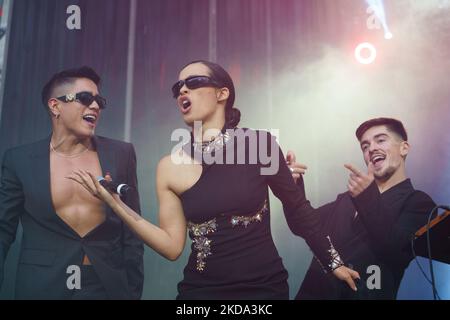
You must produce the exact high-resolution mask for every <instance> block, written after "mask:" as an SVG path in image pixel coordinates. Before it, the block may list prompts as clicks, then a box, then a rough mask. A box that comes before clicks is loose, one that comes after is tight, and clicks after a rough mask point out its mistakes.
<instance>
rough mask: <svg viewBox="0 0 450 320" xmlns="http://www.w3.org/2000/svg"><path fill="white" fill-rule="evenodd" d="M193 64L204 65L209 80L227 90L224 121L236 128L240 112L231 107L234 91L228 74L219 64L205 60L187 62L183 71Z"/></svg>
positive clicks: (234, 96) (234, 95)
mask: <svg viewBox="0 0 450 320" xmlns="http://www.w3.org/2000/svg"><path fill="white" fill-rule="evenodd" d="M194 63H201V64H203V65H205V66H206V67H207V68H208V69H209V71H210V77H211V79H213V80H215V81H216V82H217V83H218V84H219V85H220V86H222V87H225V88H228V91H229V92H230V95H229V97H228V99H227V103H226V105H225V121H226V123H227V126H229V127H232V128H234V127H236V126H237V125H238V124H239V122H240V120H241V112H240V111H239V109H237V108H234V107H233V106H234V100H235V98H236V92H235V89H234V83H233V79H231V76H230V74H229V73H228V72H227V71H226V70H225V69H224V68H223V67H222V66H220V65H219V64H217V63H214V62H211V61H206V60H195V61H192V62H189V63H188V64H186V65H185V66H184V67H183V69H184V68H186V67H187V66H189V65H191V64H194Z"/></svg>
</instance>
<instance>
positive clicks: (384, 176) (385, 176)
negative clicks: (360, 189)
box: [373, 166, 397, 182]
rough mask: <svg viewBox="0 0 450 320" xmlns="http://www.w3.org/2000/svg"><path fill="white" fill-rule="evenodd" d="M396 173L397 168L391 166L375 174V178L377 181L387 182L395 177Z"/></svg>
mask: <svg viewBox="0 0 450 320" xmlns="http://www.w3.org/2000/svg"><path fill="white" fill-rule="evenodd" d="M395 171H397V168H395V167H392V166H390V167H387V168H386V169H385V170H383V171H381V172H374V173H373V176H374V178H375V180H378V181H380V182H386V181H387V180H389V179H390V178H391V177H392V176H393V175H394V173H395Z"/></svg>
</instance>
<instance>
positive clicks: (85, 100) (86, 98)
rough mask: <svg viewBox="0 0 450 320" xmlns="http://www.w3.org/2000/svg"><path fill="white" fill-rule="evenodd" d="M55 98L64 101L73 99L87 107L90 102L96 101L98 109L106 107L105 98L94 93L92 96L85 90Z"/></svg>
mask: <svg viewBox="0 0 450 320" xmlns="http://www.w3.org/2000/svg"><path fill="white" fill-rule="evenodd" d="M56 99H58V100H61V101H64V102H73V101H75V100H76V101H78V102H80V103H81V104H82V105H84V106H86V107H89V106H90V105H91V104H92V102H94V100H95V102H97V104H98V107H99V108H100V109H105V108H106V99H105V98H103V97H101V96H99V95H96V96H94V95H93V94H92V93H90V92H87V91H83V92H78V93H69V94H66V95H65V96H61V97H57V98H56Z"/></svg>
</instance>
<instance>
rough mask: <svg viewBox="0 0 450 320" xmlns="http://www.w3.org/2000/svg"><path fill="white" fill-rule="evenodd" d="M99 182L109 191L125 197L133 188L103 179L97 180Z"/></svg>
mask: <svg viewBox="0 0 450 320" xmlns="http://www.w3.org/2000/svg"><path fill="white" fill-rule="evenodd" d="M97 180H98V182H100V184H101V185H102V186H103V187H104V188H105V189H106V190H108V191H110V192H114V193H117V194H118V195H120V196H122V197H125V196H126V195H127V194H128V193H129V192H130V191H131V189H132V188H131V187H130V186H129V185H127V184H125V183H117V182H114V181H108V180H106V179H105V178H103V177H98V178H97Z"/></svg>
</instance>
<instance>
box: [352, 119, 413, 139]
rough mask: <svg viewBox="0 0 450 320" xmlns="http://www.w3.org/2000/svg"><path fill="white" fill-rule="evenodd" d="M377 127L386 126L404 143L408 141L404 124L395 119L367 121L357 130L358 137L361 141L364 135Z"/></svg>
mask: <svg viewBox="0 0 450 320" xmlns="http://www.w3.org/2000/svg"><path fill="white" fill-rule="evenodd" d="M376 126H386V128H387V129H388V130H389V131H391V132H394V133H396V134H397V135H399V136H400V137H401V138H402V139H403V140H404V141H408V134H407V133H406V130H405V127H404V126H403V123H401V121H399V120H397V119H393V118H375V119H370V120H367V121H365V122H364V123H362V124H361V125H360V126H359V127H358V129H356V137H357V138H358V140H359V141H361V138H362V136H363V134H364V133H365V132H366V131H367V130H369V129H370V128H372V127H376Z"/></svg>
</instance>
